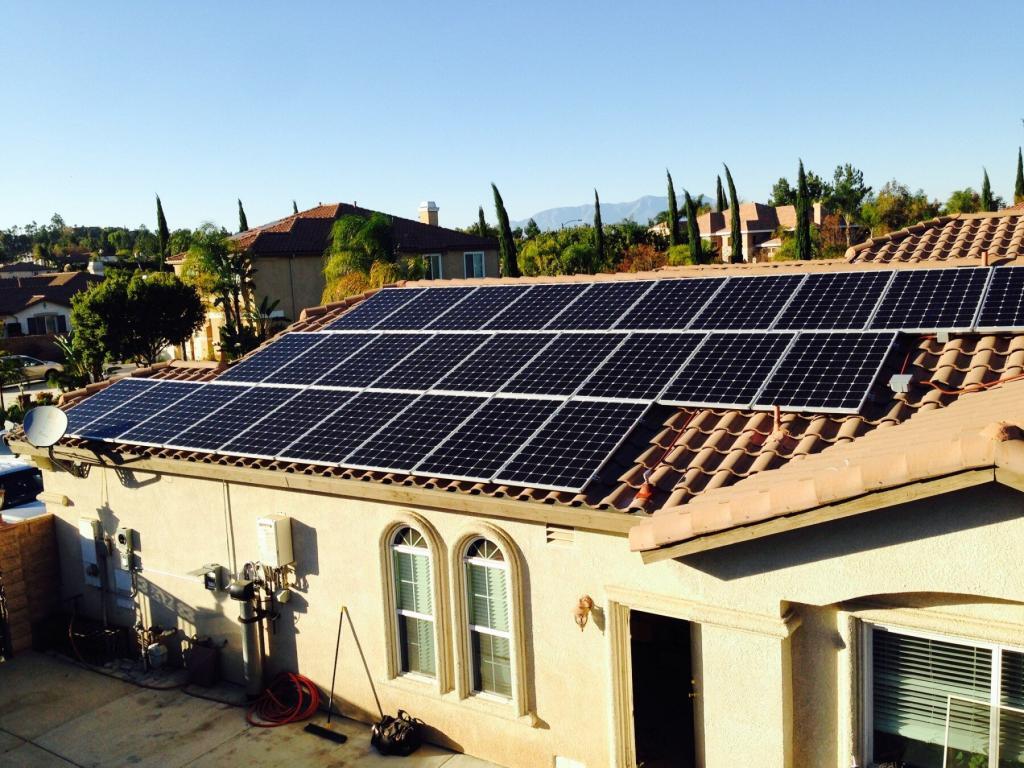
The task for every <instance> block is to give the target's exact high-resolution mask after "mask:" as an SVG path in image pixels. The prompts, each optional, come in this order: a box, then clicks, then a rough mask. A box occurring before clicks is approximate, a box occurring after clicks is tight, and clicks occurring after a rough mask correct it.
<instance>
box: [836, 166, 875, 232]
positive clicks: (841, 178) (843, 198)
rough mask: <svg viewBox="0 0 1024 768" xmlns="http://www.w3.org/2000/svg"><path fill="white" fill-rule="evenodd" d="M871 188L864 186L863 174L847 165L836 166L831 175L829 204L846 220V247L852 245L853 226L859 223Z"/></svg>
mask: <svg viewBox="0 0 1024 768" xmlns="http://www.w3.org/2000/svg"><path fill="white" fill-rule="evenodd" d="M870 194H871V187H868V186H865V184H864V173H863V172H862V171H860V170H859V169H857V168H854V167H853V166H852V165H850V164H849V163H845V164H843V165H838V166H836V170H835V173H833V174H832V195H831V197H830V198H829V201H828V202H829V203H830V204H831V205H833V206H835V209H836V210H837V211H839V212H840V213H841V214H843V218H845V219H846V228H845V232H846V247H847V248H849V247H850V246H851V245H852V244H853V226H854V225H855V224H859V223H860V221H861V218H862V217H861V208H862V207H863V205H864V200H865V198H867V197H868V195H870Z"/></svg>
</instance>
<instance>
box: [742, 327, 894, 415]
mask: <svg viewBox="0 0 1024 768" xmlns="http://www.w3.org/2000/svg"><path fill="white" fill-rule="evenodd" d="M895 339H896V334H895V333H891V332H890V333H801V334H800V335H799V336H797V338H796V341H795V342H794V343H793V346H792V347H790V349H789V351H788V352H787V353H786V356H785V357H784V358H782V360H781V362H780V363H779V366H778V368H777V369H776V370H775V372H774V373H773V374H772V375H771V376H770V377H769V378H768V381H767V382H766V384H765V387H764V389H763V390H761V393H760V394H758V395H757V398H756V402H755V406H763V407H770V406H774V405H777V406H779V407H780V408H788V409H795V410H814V411H833V412H846V413H857V412H858V411H859V410H860V408H861V406H862V405H863V403H864V400H865V398H866V397H867V396H868V392H869V391H870V389H871V386H872V385H873V384H874V382H875V380H876V379H877V378H878V373H879V371H880V370H881V368H882V365H883V363H884V362H885V359H886V357H887V356H888V354H889V350H890V349H891V348H892V345H893V342H894V341H895Z"/></svg>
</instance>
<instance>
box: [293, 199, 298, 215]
mask: <svg viewBox="0 0 1024 768" xmlns="http://www.w3.org/2000/svg"><path fill="white" fill-rule="evenodd" d="M298 212H299V206H298V205H296V203H295V201H294V200H292V213H298Z"/></svg>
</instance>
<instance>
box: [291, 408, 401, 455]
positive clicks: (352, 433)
mask: <svg viewBox="0 0 1024 768" xmlns="http://www.w3.org/2000/svg"><path fill="white" fill-rule="evenodd" d="M416 397H417V396H416V395H407V394H400V393H396V392H360V393H359V394H357V395H355V396H354V397H352V399H351V400H348V401H346V402H345V404H344V405H343V406H342V407H341V408H340V409H339V410H337V411H336V412H335V413H332V414H331V415H330V416H328V417H326V418H325V419H324V420H323V421H321V422H320V423H319V424H318V425H316V426H314V427H313V428H312V429H311V430H310V431H309V432H307V433H306V434H304V435H302V436H301V437H299V438H298V439H297V440H296V441H295V442H294V443H292V444H291V445H289V446H288V447H287V448H285V449H283V450H282V451H281V458H282V459H288V460H290V461H311V462H317V463H321V464H323V463H326V464H338V463H340V462H341V461H342V460H343V459H344V458H345V457H346V456H348V455H349V454H350V453H352V451H354V450H355V449H356V448H358V447H359V446H360V445H362V443H363V442H365V441H366V440H367V439H369V438H370V437H372V436H373V433H374V432H376V431H377V430H378V429H380V428H381V427H383V426H384V425H385V424H387V423H388V422H389V421H390V420H391V419H392V418H393V417H394V416H395V415H396V414H398V413H400V412H401V411H402V410H404V409H405V408H406V406H408V405H409V403H411V402H412V401H413V400H415V399H416Z"/></svg>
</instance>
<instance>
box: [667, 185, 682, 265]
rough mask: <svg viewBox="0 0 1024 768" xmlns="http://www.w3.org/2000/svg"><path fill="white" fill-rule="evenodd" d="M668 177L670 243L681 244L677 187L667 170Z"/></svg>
mask: <svg viewBox="0 0 1024 768" xmlns="http://www.w3.org/2000/svg"><path fill="white" fill-rule="evenodd" d="M665 176H667V177H668V244H669V246H673V245H681V243H680V242H679V206H678V205H677V204H676V188H675V186H674V185H673V184H672V174H671V173H669V172H668V170H667V169H666V170H665Z"/></svg>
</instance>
